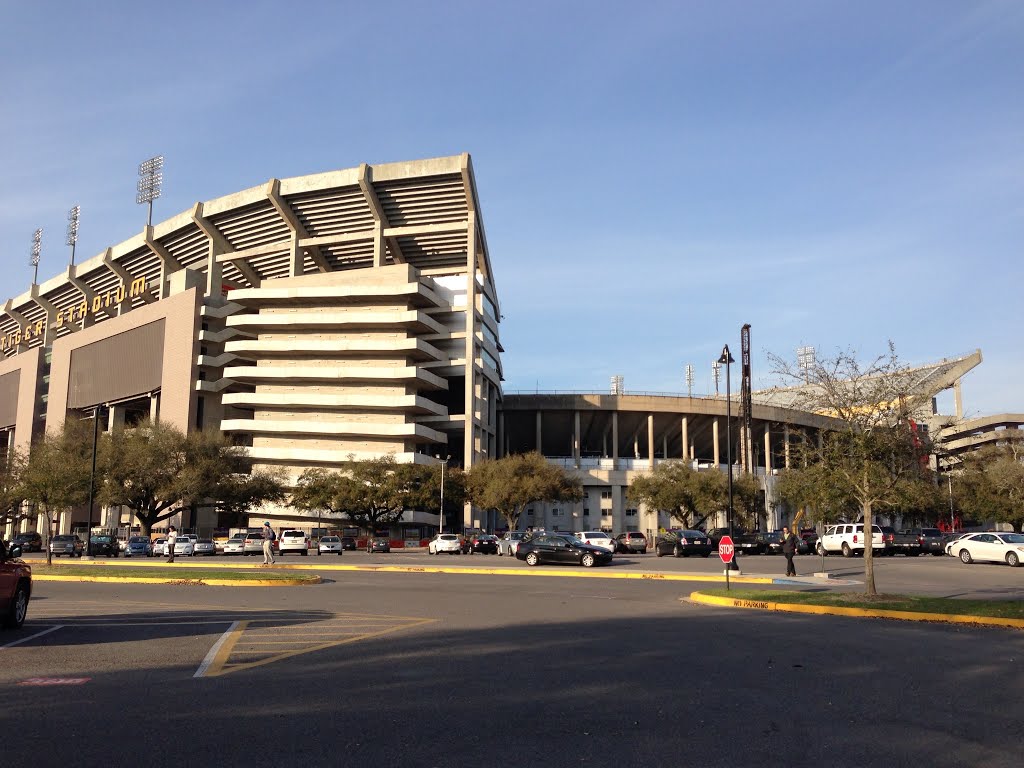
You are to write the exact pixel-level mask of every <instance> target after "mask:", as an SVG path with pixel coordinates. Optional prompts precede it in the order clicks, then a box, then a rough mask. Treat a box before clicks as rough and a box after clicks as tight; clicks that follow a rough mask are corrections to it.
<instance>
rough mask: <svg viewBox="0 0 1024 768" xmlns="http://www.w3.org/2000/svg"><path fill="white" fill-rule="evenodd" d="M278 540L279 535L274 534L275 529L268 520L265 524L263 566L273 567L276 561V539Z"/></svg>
mask: <svg viewBox="0 0 1024 768" xmlns="http://www.w3.org/2000/svg"><path fill="white" fill-rule="evenodd" d="M276 538H277V534H276V533H274V529H273V528H271V527H270V521H269V520H267V521H266V522H264V523H263V564H264V565H273V564H274V563H275V562H276V561H275V560H274V539H276Z"/></svg>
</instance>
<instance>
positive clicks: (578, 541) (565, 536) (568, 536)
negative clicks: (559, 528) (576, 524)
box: [558, 533, 586, 547]
mask: <svg viewBox="0 0 1024 768" xmlns="http://www.w3.org/2000/svg"><path fill="white" fill-rule="evenodd" d="M558 538H560V539H565V540H566V541H568V542H569V543H570V544H572V545H573V546H574V547H575V546H579V545H580V544H585V543H586V542H585V541H583V540H582V539H578V538H576V537H575V536H573V535H571V534H568V533H563V534H561V535H560V536H559V537H558Z"/></svg>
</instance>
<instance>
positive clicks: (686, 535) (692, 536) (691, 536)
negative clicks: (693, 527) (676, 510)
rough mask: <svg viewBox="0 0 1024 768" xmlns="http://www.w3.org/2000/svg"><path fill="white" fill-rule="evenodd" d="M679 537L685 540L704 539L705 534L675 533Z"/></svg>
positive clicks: (698, 532) (696, 532) (691, 532)
mask: <svg viewBox="0 0 1024 768" xmlns="http://www.w3.org/2000/svg"><path fill="white" fill-rule="evenodd" d="M675 534H676V535H677V536H682V537H683V538H684V539H703V538H704V534H703V533H701V532H700V531H675Z"/></svg>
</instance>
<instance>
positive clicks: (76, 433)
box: [17, 419, 92, 565]
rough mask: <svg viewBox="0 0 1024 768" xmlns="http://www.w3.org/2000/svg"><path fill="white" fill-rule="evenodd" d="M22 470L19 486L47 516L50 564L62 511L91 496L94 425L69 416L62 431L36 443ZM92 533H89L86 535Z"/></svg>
mask: <svg viewBox="0 0 1024 768" xmlns="http://www.w3.org/2000/svg"><path fill="white" fill-rule="evenodd" d="M17 471H18V477H19V488H20V491H21V495H22V496H23V497H24V499H25V500H26V501H29V502H32V503H34V504H35V505H36V510H37V511H39V512H42V514H43V515H44V517H45V518H46V531H45V533H44V534H43V546H44V547H45V548H46V563H47V565H50V564H51V563H52V562H53V556H52V555H51V553H50V538H51V536H52V535H53V531H54V529H55V528H56V526H57V523H58V520H59V518H60V514H61V512H64V511H67V510H70V509H72V508H74V507H77V506H79V505H81V504H85V503H86V502H87V501H88V499H89V481H90V476H91V473H92V425H91V422H83V421H78V420H74V419H69V420H67V421H65V422H64V425H63V426H62V428H61V429H60V431H54V432H47V433H46V434H45V435H43V436H41V437H40V438H39V439H37V440H36V441H35V443H33V445H32V449H31V451H30V452H29V455H28V458H27V460H24V461H22V462H21V466H20V469H19V470H17ZM86 535H89V534H86Z"/></svg>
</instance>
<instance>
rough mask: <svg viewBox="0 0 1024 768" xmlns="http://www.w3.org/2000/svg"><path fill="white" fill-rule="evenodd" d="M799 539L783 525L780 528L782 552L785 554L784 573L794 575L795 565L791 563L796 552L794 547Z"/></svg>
mask: <svg viewBox="0 0 1024 768" xmlns="http://www.w3.org/2000/svg"><path fill="white" fill-rule="evenodd" d="M799 541H800V540H799V539H798V538H797V536H796V534H795V533H793V532H791V531H790V530H789V528H786V527H783V529H782V554H784V555H785V556H786V575H787V576H796V566H795V565H793V555H795V554H796V548H797V546H798V544H799Z"/></svg>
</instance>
